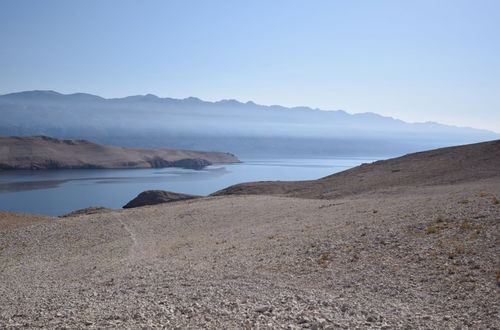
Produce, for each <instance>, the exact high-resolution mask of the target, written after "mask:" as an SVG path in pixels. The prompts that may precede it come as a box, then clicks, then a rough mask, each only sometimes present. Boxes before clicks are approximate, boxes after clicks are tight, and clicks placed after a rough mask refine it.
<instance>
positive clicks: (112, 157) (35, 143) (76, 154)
mask: <svg viewBox="0 0 500 330" xmlns="http://www.w3.org/2000/svg"><path fill="white" fill-rule="evenodd" d="M237 162H239V160H238V159H237V158H236V157H235V156H234V155H233V154H230V153H223V152H205V151H193V150H178V149H166V148H158V149H146V148H123V147H114V146H104V145H99V144H95V143H92V142H89V141H86V140H69V139H55V138H51V137H47V136H3V137H0V169H1V170H11V169H32V170H35V169H36V170H38V169H82V168H89V169H90V168H160V167H182V168H190V169H202V168H203V167H205V166H207V165H211V164H213V163H237Z"/></svg>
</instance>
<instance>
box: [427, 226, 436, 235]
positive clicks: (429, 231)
mask: <svg viewBox="0 0 500 330" xmlns="http://www.w3.org/2000/svg"><path fill="white" fill-rule="evenodd" d="M426 232H427V234H435V233H437V232H438V228H437V227H436V226H427V229H426Z"/></svg>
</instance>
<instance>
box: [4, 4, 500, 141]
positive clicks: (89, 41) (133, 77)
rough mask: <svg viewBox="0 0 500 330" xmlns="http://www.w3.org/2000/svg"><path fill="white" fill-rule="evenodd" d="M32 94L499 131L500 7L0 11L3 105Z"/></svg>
mask: <svg viewBox="0 0 500 330" xmlns="http://www.w3.org/2000/svg"><path fill="white" fill-rule="evenodd" d="M34 89H42V90H56V91H58V92H61V93H75V92H86V93H91V94H96V95H100V96H103V97H123V96H128V95H137V94H147V93H152V94H156V95H158V96H161V97H174V98H185V97H189V96H195V97H199V98H201V99H204V100H208V101H216V100H221V99H237V100H239V101H242V102H247V101H250V100H251V101H254V102H256V103H259V104H265V105H272V104H279V105H283V106H310V107H313V108H321V109H328V110H337V109H342V110H345V111H347V112H349V113H361V112H375V113H378V114H381V115H385V116H391V117H395V118H398V119H402V120H405V121H409V122H425V121H435V122H440V123H444V124H451V125H457V126H470V127H476V128H484V129H489V130H493V131H496V132H500V1H498V0H489V1H488V0H469V1H463V0H418V1H401V0H394V1H385V0H379V1H373V0H356V1H352V0H345V1H336V0H325V1H321V0H314V1H309V0H302V1H298V0H262V1H261V0H252V1H247V0H226V1H220V0H219V1H218V0H211V1H208V0H198V1H194V0H179V1H175V0H172V1H168V0H158V1H154V0H141V1H139V0H136V1H132V0H106V1H102V0H85V1H83V0H81V1H79V0H72V1H67V0H59V1H54V0H44V1H38V0H32V1H27V0H2V1H0V94H6V93H11V92H17V91H23V90H34Z"/></svg>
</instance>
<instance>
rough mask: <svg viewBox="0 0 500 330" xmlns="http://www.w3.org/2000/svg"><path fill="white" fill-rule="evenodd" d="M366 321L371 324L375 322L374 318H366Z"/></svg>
mask: <svg viewBox="0 0 500 330" xmlns="http://www.w3.org/2000/svg"><path fill="white" fill-rule="evenodd" d="M366 321H368V322H372V323H373V322H375V321H377V319H376V318H375V317H373V316H368V317H367V318H366Z"/></svg>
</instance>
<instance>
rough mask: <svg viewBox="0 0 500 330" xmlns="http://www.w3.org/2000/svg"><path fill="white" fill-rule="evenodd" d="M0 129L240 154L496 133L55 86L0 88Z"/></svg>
mask: <svg viewBox="0 0 500 330" xmlns="http://www.w3.org/2000/svg"><path fill="white" fill-rule="evenodd" d="M0 115H1V117H2V120H1V122H0V135H11V136H19V135H47V136H53V137H56V138H66V139H67V138H77V139H88V140H91V141H93V142H96V143H102V144H108V145H117V146H126V147H162V148H180V149H195V150H207V151H211V150H220V151H225V152H231V153H235V154H236V155H238V156H243V157H262V156H266V157H271V156H274V157H283V156H293V157H311V156H358V155H364V156H368V155H371V156H382V155H384V156H391V155H399V154H403V153H408V152H414V151H420V150H424V149H429V148H435V147H443V146H449V145H456V144H464V143H473V142H480V141H487V140H494V139H498V138H500V134H498V133H495V132H491V131H487V130H480V129H474V128H467V127H454V126H448V125H443V124H439V123H434V122H426V123H407V122H404V121H402V120H398V119H394V118H391V117H384V116H381V115H378V114H375V113H371V112H368V113H361V114H349V113H347V112H345V111H342V110H335V111H324V110H320V109H312V108H309V107H293V108H287V107H283V106H279V105H272V106H264V105H259V104H256V103H254V102H251V101H250V102H246V103H242V102H239V101H236V100H221V101H218V102H208V101H203V100H201V99H198V98H195V97H188V98H185V99H174V98H160V97H158V96H155V95H152V94H147V95H136V96H128V97H123V98H109V99H106V98H103V97H100V96H96V95H91V94H85V93H75V94H61V93H58V92H55V91H25V92H19V93H11V94H6V95H0Z"/></svg>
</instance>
